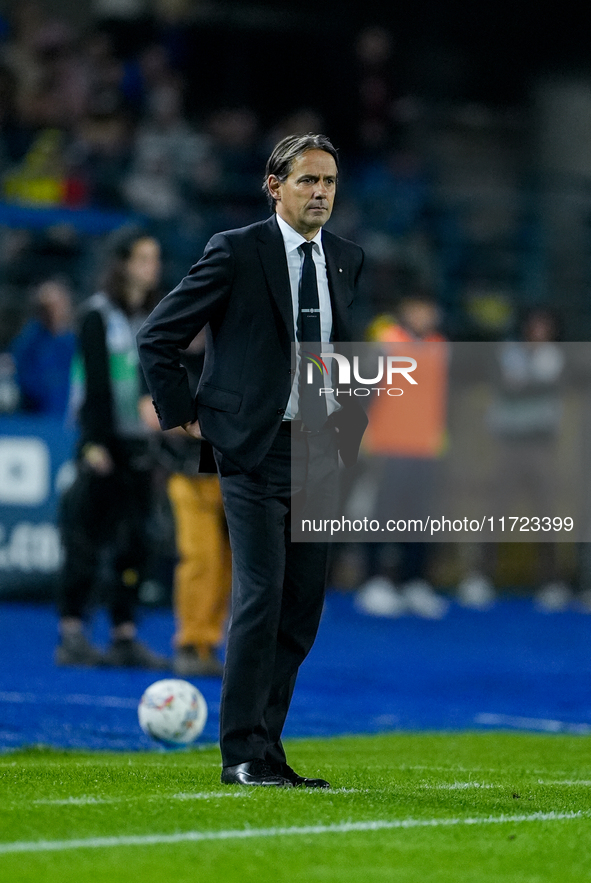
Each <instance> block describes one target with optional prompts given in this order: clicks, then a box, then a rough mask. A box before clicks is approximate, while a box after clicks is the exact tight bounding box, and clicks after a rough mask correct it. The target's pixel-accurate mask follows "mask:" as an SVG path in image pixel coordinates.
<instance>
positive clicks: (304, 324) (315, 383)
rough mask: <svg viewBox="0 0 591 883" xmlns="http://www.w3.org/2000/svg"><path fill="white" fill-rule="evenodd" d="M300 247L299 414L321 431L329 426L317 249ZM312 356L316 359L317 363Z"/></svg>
mask: <svg viewBox="0 0 591 883" xmlns="http://www.w3.org/2000/svg"><path fill="white" fill-rule="evenodd" d="M300 248H301V250H302V251H303V253H304V263H303V265H302V275H301V278H300V291H299V301H300V304H299V306H300V309H299V338H300V342H301V351H300V415H301V418H302V420H303V422H304V424H305V426H306V428H307V429H309V430H312V432H318V430H320V429H322V427H323V426H324V424H325V423H326V416H327V414H326V398H325V397H324V396H323V395H321V394H320V389H321V387H325V386H328V378H325V377H324V376H323V373H322V371H321V370H320V369H321V367H322V364H321V363H320V364H318V363H319V358H320V350H321V349H322V346H321V340H322V335H321V332H320V302H319V300H318V281H317V279H316V265H315V264H314V258H313V257H312V249H313V248H314V246H313V245H312V243H311V242H304V243H302V245H300ZM311 356H313V357H315V358H314V361H312V359H311V358H310V357H311ZM309 365H311V367H312V383H308V382H307V380H308V375H309V370H308V366H309Z"/></svg>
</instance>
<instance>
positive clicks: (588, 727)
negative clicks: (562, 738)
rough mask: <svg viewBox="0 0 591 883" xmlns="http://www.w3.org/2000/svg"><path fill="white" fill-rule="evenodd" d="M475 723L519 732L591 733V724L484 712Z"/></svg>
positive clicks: (477, 716) (477, 717)
mask: <svg viewBox="0 0 591 883" xmlns="http://www.w3.org/2000/svg"><path fill="white" fill-rule="evenodd" d="M474 723H476V724H483V725H484V726H489V727H514V728H516V729H518V730H540V731H541V732H543V733H578V734H579V735H585V734H588V733H591V724H589V723H572V722H570V721H559V720H550V719H547V718H541V717H521V716H519V715H512V714H489V713H488V712H482V713H481V714H477V715H476V717H475V718H474Z"/></svg>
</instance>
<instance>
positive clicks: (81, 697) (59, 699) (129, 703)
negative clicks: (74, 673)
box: [0, 692, 138, 708]
mask: <svg viewBox="0 0 591 883" xmlns="http://www.w3.org/2000/svg"><path fill="white" fill-rule="evenodd" d="M0 702H14V703H18V704H27V703H28V704H32V705H91V706H98V707H101V708H137V706H138V700H137V699H126V698H125V697H123V696H91V695H89V694H87V693H64V694H52V693H43V694H41V695H38V694H36V693H17V692H0Z"/></svg>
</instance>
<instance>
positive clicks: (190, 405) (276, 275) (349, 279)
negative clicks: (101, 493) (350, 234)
mask: <svg viewBox="0 0 591 883" xmlns="http://www.w3.org/2000/svg"><path fill="white" fill-rule="evenodd" d="M322 245H323V248H324V253H325V256H326V269H327V275H328V284H329V289H330V295H331V303H332V314H333V339H334V340H335V341H347V340H350V334H351V331H350V309H351V304H352V302H353V297H354V294H355V289H356V286H357V281H358V279H359V274H360V272H361V268H362V265H363V252H362V250H361V248H360V247H359V246H358V245H355V244H354V243H352V242H348V241H347V240H345V239H341V238H340V237H338V236H335V235H333V234H331V233H328V232H327V231H323V234H322ZM206 325H207V329H206V355H205V365H204V369H203V374H202V376H201V382H200V384H199V389H198V391H197V396H196V398H194V397H193V396H192V395H191V393H190V390H189V383H188V380H187V374H186V371H185V369H184V368H183V367H182V366H181V364H180V360H179V350H182V349H185V348H186V347H188V345H189V344H190V342H191V341H192V340H193V338H194V337H195V335H196V334H197V333H198V332H199V331H200V330H201V329H202V328H204V327H205V326H206ZM293 340H294V328H293V311H292V301H291V289H290V282H289V273H288V269H287V258H286V255H285V246H284V243H283V237H282V235H281V231H280V230H279V226H278V224H277V221H276V218H275V216H274V215H273V216H271V217H270V218H269V219H268V220H266V221H262V222H260V223H257V224H252V225H250V226H249V227H243V228H241V229H238V230H229V231H227V232H225V233H217V234H216V235H215V236H213V237H212V239H211V240H210V241H209V242H208V244H207V246H206V247H205V251H204V253H203V257H202V258H201V259H200V260H199V261H198V262H197V263H196V264H195V265H194V266H193V267H192V268H191V270H190V272H189V275H188V276H186V277H185V278H184V279H183V280H182V282H180V284H179V285H178V286H177V287H176V288H175V289H174V290H173V291H171V292H170V294H168V295H167V296H166V297H165V298H164V299H163V300H162V301H161V302H160V303H159V304H158V306H157V307H156V308H155V309H154V311H153V312H152V313H151V315H150V316H149V317H148V319H147V320H146V322H145V323H144V325H143V326H142V328H141V329H140V331H139V334H138V347H139V353H140V360H141V363H142V367H143V369H144V373H145V376H146V380H147V383H148V386H149V388H150V391H151V393H152V397H153V399H154V406H155V408H156V413H157V414H158V417H159V419H160V423H161V426H162V428H163V429H170V428H172V427H174V426H179V425H182V424H184V423H187V422H188V421H192V420H194V419H196V418H197V419H198V420H199V425H200V427H201V432H202V434H203V436H204V438H206V439H207V440H208V441H209V442H211V444H212V445H213V447H214V448H216V449H217V450H218V451H220V452H221V453H222V454H223V456H224V457H227V458H228V459H229V460H230V461H231V462H233V463H235V464H236V465H237V466H238V467H239V468H240V470H242V471H244V472H250V471H252V470H253V469H255V468H256V467H257V466H258V465H259V463H260V462H261V461H262V459H263V458H264V456H265V454H266V453H267V451H268V450H269V448H270V447H271V444H272V442H273V439H274V438H275V436H276V434H277V431H278V429H279V425H280V423H281V421H282V419H283V415H284V414H285V409H286V407H287V402H288V400H289V396H290V392H291V386H292V382H293V376H294V367H293V365H292V351H291V349H292V348H291V343H292V341H293ZM340 402H341V403H342V404H343V408H342V410H341V411H339V412H337V414H336V415H335V418H334V422H335V424H336V425H337V427H338V429H339V449H340V453H341V457H342V459H343V462H344V463H345V464H346V465H350V464H351V463H354V462H355V459H356V457H357V452H358V449H359V444H360V441H361V436H362V435H363V431H364V429H365V426H366V424H367V418H366V416H365V412H364V411H363V409H362V408H361V406H360V405H359V403H358V402H357V401H356V400H355V399H354V398H353V396H343V397H342V398H341V399H340Z"/></svg>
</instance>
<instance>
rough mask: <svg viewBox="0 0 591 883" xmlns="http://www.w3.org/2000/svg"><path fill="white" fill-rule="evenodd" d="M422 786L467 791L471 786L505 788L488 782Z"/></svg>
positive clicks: (445, 783)
mask: <svg viewBox="0 0 591 883" xmlns="http://www.w3.org/2000/svg"><path fill="white" fill-rule="evenodd" d="M420 787H421V788H428V789H433V790H436V791H437V790H439V791H465V790H468V789H469V788H504V787H505V786H504V785H492V784H490V783H488V782H444V783H443V784H441V785H430V784H425V785H421V786H420Z"/></svg>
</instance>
